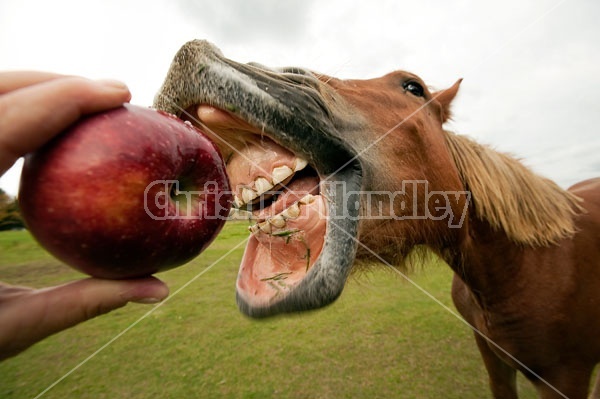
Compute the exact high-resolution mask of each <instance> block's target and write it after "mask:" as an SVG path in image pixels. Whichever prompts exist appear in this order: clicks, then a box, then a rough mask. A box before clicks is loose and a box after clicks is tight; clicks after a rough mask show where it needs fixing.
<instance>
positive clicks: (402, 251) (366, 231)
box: [154, 40, 600, 399]
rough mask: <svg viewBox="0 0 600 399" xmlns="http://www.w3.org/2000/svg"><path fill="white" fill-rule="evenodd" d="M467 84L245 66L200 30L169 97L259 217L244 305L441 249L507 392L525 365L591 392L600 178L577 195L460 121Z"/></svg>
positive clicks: (534, 378)
mask: <svg viewBox="0 0 600 399" xmlns="http://www.w3.org/2000/svg"><path fill="white" fill-rule="evenodd" d="M460 84H461V81H460V80H459V81H457V82H456V83H455V84H454V85H452V86H451V87H449V88H448V89H445V90H440V91H434V92H432V91H430V89H428V87H427V85H426V84H425V83H424V82H423V81H422V80H421V78H419V77H418V76H417V75H415V74H412V73H409V72H405V71H395V72H391V73H389V74H387V75H385V76H382V77H379V78H374V79H366V80H349V79H348V80H341V79H337V78H335V77H332V76H326V75H323V74H318V73H316V72H313V71H310V70H307V69H303V68H298V67H287V68H269V67H266V66H263V65H260V64H256V63H248V64H242V63H237V62H234V61H232V60H229V59H228V58H226V57H225V56H224V55H223V54H222V53H221V51H220V50H219V49H218V48H217V47H215V46H214V45H212V44H211V43H209V42H206V41H202V40H192V41H190V42H188V43H186V44H184V45H183V47H181V49H180V50H179V51H178V52H177V54H176V55H175V58H174V59H173V62H172V64H171V67H170V69H169V72H168V74H167V76H166V78H165V80H164V83H163V85H162V87H161V88H160V90H159V92H158V93H157V95H156V97H155V101H154V107H155V108H157V109H160V110H163V111H166V112H169V113H172V114H175V115H177V116H179V117H180V118H182V119H184V120H186V121H189V122H190V123H193V124H194V125H196V126H198V127H199V128H200V129H202V130H203V131H204V132H205V133H206V134H207V135H209V136H210V137H211V139H212V140H213V141H215V143H216V144H217V146H218V147H219V150H220V151H221V155H222V156H223V159H224V160H225V162H226V165H227V173H228V175H229V179H230V182H231V186H232V187H234V192H233V194H234V198H235V199H234V205H235V206H236V207H237V208H239V209H244V210H246V211H248V212H251V213H252V215H253V217H254V221H255V223H254V225H252V226H250V228H249V230H250V233H249V239H248V243H247V246H246V250H245V252H244V255H243V258H242V260H241V264H240V269H239V274H238V278H237V281H236V298H237V303H238V306H239V309H240V310H241V312H243V313H244V314H246V315H248V316H251V317H256V318H260V317H268V316H272V315H275V314H280V313H288V312H301V311H306V310H310V309H316V308H321V307H324V306H326V305H328V304H330V303H332V302H333V301H335V299H336V298H337V297H338V296H339V295H340V293H341V291H342V289H343V287H344V284H345V282H346V280H347V278H348V276H349V274H350V273H351V271H352V270H356V269H358V268H362V267H365V265H367V264H373V263H381V264H384V265H388V266H393V267H398V268H402V267H407V266H408V263H409V261H408V260H409V259H412V261H413V262H414V259H419V258H420V257H419V256H416V257H415V256H413V254H415V253H417V254H419V253H422V252H424V251H423V250H422V248H427V251H433V252H434V253H435V254H437V255H438V256H439V257H441V258H442V259H443V260H444V261H445V262H446V263H447V264H448V266H449V267H450V268H452V270H453V271H454V278H453V285H452V299H453V301H454V304H455V306H456V308H457V310H458V311H459V312H460V314H461V315H462V316H463V317H464V319H465V320H466V322H468V324H469V325H470V326H471V327H472V329H473V331H474V335H475V341H476V344H477V346H478V348H479V351H480V353H481V356H482V359H483V362H484V365H485V367H486V369H487V372H488V375H489V385H490V389H491V392H492V394H493V396H494V397H495V398H517V397H518V395H517V390H516V375H517V372H521V373H523V374H524V375H525V377H527V378H528V379H529V380H530V381H531V382H532V383H533V384H534V385H535V387H536V389H537V391H538V393H539V396H540V397H541V398H546V399H547V398H565V397H568V398H572V399H575V398H585V397H586V396H587V394H588V391H589V387H590V380H591V376H592V373H593V369H594V367H595V365H596V364H597V363H598V362H599V361H600V339H599V337H600V179H598V178H597V179H591V180H588V181H584V182H581V183H578V184H576V185H574V186H573V187H571V188H570V189H568V190H565V189H562V188H561V187H559V186H558V185H557V184H555V183H554V182H552V181H551V180H549V179H546V178H544V177H541V176H538V175H536V174H535V173H533V172H532V171H531V170H529V169H528V168H526V167H525V166H524V165H523V164H522V163H521V162H520V161H518V160H516V159H515V158H513V157H511V156H510V155H507V154H504V153H501V152H498V151H496V150H494V149H492V148H490V147H489V146H486V145H482V144H479V143H477V142H476V141H474V140H473V139H471V138H468V137H467V136H464V135H459V134H456V133H453V132H450V131H448V130H445V129H444V124H445V122H447V121H448V120H449V118H450V117H451V112H450V111H451V109H450V108H451V103H452V101H453V99H454V98H455V96H456V94H457V93H458V90H459V86H460ZM593 395H595V396H594V397H596V398H599V397H600V378H599V380H598V381H597V382H596V387H595V391H594V393H593Z"/></svg>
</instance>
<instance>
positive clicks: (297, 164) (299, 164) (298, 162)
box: [294, 158, 308, 172]
mask: <svg viewBox="0 0 600 399" xmlns="http://www.w3.org/2000/svg"><path fill="white" fill-rule="evenodd" d="M306 165H308V161H307V160H306V159H304V158H296V159H295V161H294V171H295V172H297V171H299V170H302V169H304V168H306Z"/></svg>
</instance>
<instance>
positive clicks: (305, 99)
mask: <svg viewBox="0 0 600 399" xmlns="http://www.w3.org/2000/svg"><path fill="white" fill-rule="evenodd" d="M325 90H326V89H325V88H324V85H322V84H321V83H320V82H319V80H318V79H317V77H315V76H314V75H313V74H312V73H310V72H308V71H305V70H301V69H298V68H284V69H281V70H273V69H269V68H265V67H262V66H257V65H254V64H238V63H235V62H233V61H231V60H228V59H227V58H225V57H223V56H222V54H221V53H220V51H219V50H218V49H216V48H215V47H214V46H212V45H211V44H209V43H207V42H205V41H192V42H189V43H187V44H186V45H184V46H183V47H182V48H181V50H180V51H179V52H178V53H177V55H176V56H175V59H174V61H173V64H172V65H171V70H170V71H169V74H168V75H167V78H166V80H165V83H164V84H163V87H162V88H161V91H160V92H159V94H158V95H157V97H156V99H155V104H154V105H155V107H156V108H158V109H162V110H165V111H167V112H171V113H174V114H177V115H179V116H180V117H182V118H183V119H187V120H190V121H191V122H192V123H194V124H196V125H197V126H199V127H200V128H201V129H202V130H204V131H205V132H206V133H207V135H209V137H211V138H212V139H213V141H214V142H215V143H216V144H217V145H218V146H219V148H220V150H221V152H222V155H223V158H224V159H225V160H226V163H227V173H228V175H229V179H230V184H231V187H233V189H234V190H235V192H234V206H235V207H237V208H239V209H243V210H246V211H248V212H250V213H251V214H252V220H253V222H252V225H251V226H250V227H249V230H250V232H249V234H250V237H249V240H248V243H247V246H246V250H245V253H244V256H243V259H242V262H241V265H240V269H239V273H238V279H237V285H236V291H237V299H238V305H239V307H240V310H241V311H242V312H244V313H246V314H247V315H250V316H253V317H263V316H269V315H273V314H277V313H281V312H293V311H300V310H307V309H314V308H319V307H322V306H325V305H327V304H329V303H331V302H332V301H333V300H335V299H336V298H337V297H338V296H339V295H340V293H341V291H342V289H343V286H344V284H345V281H346V278H347V276H348V274H349V271H350V269H351V266H352V263H353V262H354V255H355V252H356V234H357V225H358V207H359V205H358V203H359V201H358V198H349V197H348V196H347V193H348V192H355V193H357V192H359V190H360V184H361V179H362V174H361V171H362V169H361V165H360V162H359V161H358V159H357V157H356V154H355V153H354V152H353V151H352V150H351V149H350V148H349V147H348V146H347V145H345V144H344V142H343V141H342V140H340V139H339V131H338V126H336V117H335V112H334V111H332V108H334V107H331V106H330V104H329V102H330V101H335V99H334V96H335V93H332V92H326V91H325Z"/></svg>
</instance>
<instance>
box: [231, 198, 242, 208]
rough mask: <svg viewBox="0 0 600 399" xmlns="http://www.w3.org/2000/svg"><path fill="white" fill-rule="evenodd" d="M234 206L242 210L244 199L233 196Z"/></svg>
mask: <svg viewBox="0 0 600 399" xmlns="http://www.w3.org/2000/svg"><path fill="white" fill-rule="evenodd" d="M233 205H234V206H235V207H236V208H241V207H242V206H243V205H244V201H242V199H241V198H240V197H238V196H237V195H234V196H233Z"/></svg>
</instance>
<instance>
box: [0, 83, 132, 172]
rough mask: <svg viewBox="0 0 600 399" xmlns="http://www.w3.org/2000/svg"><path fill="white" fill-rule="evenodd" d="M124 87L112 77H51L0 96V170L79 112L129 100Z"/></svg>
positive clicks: (59, 129)
mask: <svg viewBox="0 0 600 399" xmlns="http://www.w3.org/2000/svg"><path fill="white" fill-rule="evenodd" d="M130 98H131V94H130V93H129V90H128V89H127V87H126V86H125V85H124V84H123V83H120V82H115V81H103V82H98V81H91V80H87V79H83V78H78V77H64V78H56V79H51V80H48V81H45V82H42V83H39V84H35V85H32V86H27V87H24V88H21V89H18V90H15V91H12V92H9V93H6V94H3V95H2V96H0V172H2V173H4V171H6V169H7V168H8V167H10V166H11V165H12V164H13V163H14V161H16V160H17V159H18V158H19V157H21V156H22V155H24V154H26V153H28V152H31V151H34V150H36V149H37V148H39V147H40V146H42V145H43V144H44V143H46V142H47V141H48V140H50V139H51V138H52V137H53V136H55V135H56V134H57V133H59V132H61V131H63V130H64V129H65V128H66V127H67V126H69V125H70V124H72V123H73V122H75V121H76V120H77V119H79V118H80V117H81V116H82V115H84V114H88V113H93V112H99V111H103V110H107V109H110V108H114V107H118V106H120V105H121V104H123V103H124V102H127V101H129V100H130Z"/></svg>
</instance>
